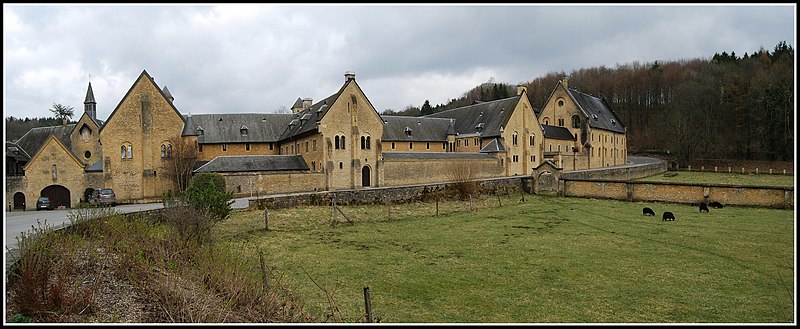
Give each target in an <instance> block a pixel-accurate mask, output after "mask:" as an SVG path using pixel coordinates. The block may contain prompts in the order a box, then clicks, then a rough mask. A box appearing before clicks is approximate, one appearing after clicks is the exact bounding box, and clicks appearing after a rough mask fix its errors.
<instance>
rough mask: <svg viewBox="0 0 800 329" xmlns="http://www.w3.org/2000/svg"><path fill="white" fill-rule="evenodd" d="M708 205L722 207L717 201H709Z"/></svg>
mask: <svg viewBox="0 0 800 329" xmlns="http://www.w3.org/2000/svg"><path fill="white" fill-rule="evenodd" d="M708 205H709V206H711V208H722V204H721V203H719V202H716V201H714V202H712V203H709V204H708Z"/></svg>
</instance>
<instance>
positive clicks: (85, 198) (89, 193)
mask: <svg viewBox="0 0 800 329" xmlns="http://www.w3.org/2000/svg"><path fill="white" fill-rule="evenodd" d="M92 193H94V189H93V188H91V187H87V188H86V189H85V190H83V201H86V202H89V197H90V196H92Z"/></svg>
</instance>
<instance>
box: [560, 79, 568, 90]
mask: <svg viewBox="0 0 800 329" xmlns="http://www.w3.org/2000/svg"><path fill="white" fill-rule="evenodd" d="M561 84H563V85H564V88H569V79H568V78H567V77H564V78H562V79H561Z"/></svg>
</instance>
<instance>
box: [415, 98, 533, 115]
mask: <svg viewBox="0 0 800 329" xmlns="http://www.w3.org/2000/svg"><path fill="white" fill-rule="evenodd" d="M519 96H520V95H515V96H511V97H507V98H501V99H495V100H493V101H485V102H481V103H477V104H470V105H466V106H462V107H456V108H453V109H449V110H444V111H440V112H436V113H431V114H428V115H426V116H425V117H428V116H431V115H435V114H439V113H445V112H450V111H455V110H460V109H466V108H469V107H473V106H478V105H480V106H485V105H487V104H491V103H496V102H500V101H507V100H509V99H512V98H515V97H519Z"/></svg>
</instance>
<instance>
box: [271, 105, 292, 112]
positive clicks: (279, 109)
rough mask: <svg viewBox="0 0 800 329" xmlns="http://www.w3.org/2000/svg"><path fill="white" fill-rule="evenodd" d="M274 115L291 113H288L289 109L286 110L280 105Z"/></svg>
mask: <svg viewBox="0 0 800 329" xmlns="http://www.w3.org/2000/svg"><path fill="white" fill-rule="evenodd" d="M275 113H279V114H286V113H292V112H291V111H289V109H287V108H286V106H284V105H281V106H279V107H278V108H277V109H275Z"/></svg>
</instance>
